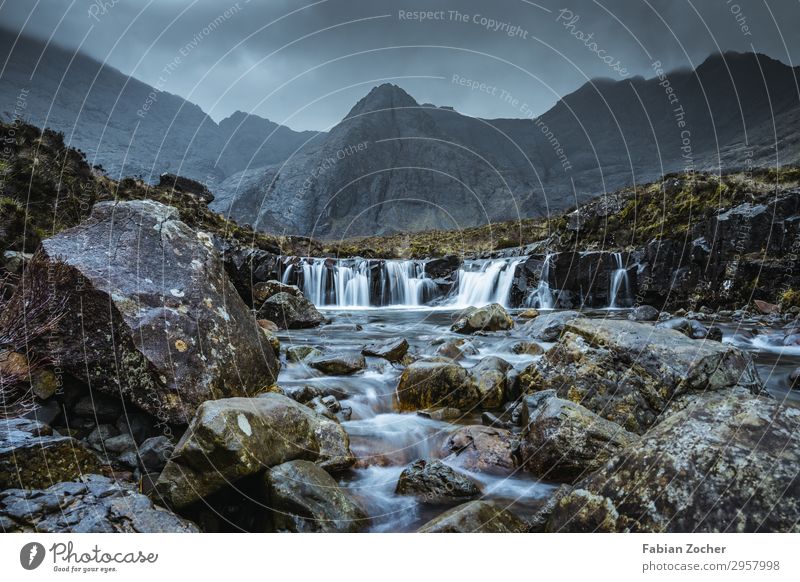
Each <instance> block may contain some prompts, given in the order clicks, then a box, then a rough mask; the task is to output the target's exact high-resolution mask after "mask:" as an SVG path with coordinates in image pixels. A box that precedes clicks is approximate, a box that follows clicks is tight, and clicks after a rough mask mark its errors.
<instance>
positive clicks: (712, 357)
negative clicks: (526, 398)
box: [520, 318, 763, 434]
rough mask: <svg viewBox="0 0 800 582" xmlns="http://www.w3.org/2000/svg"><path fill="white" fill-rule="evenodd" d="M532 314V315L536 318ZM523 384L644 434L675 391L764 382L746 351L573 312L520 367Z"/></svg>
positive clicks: (756, 389) (753, 387) (756, 388)
mask: <svg viewBox="0 0 800 582" xmlns="http://www.w3.org/2000/svg"><path fill="white" fill-rule="evenodd" d="M534 321H535V320H534ZM520 384H521V387H522V390H523V391H526V392H535V391H539V390H547V389H554V390H555V391H556V392H557V394H558V396H559V397H561V398H565V399H567V400H572V401H573V402H577V403H579V404H581V405H583V406H585V407H586V408H588V409H589V410H591V411H592V412H594V413H595V414H599V415H600V416H602V417H603V418H606V419H608V420H612V421H614V422H616V423H617V424H619V425H621V426H623V427H624V428H625V429H627V430H629V431H631V432H634V433H637V434H643V433H644V432H645V431H646V430H647V429H648V428H650V427H651V426H653V425H654V424H655V423H656V422H657V420H658V418H659V415H661V414H662V413H663V412H664V410H665V409H666V407H667V405H668V404H669V403H670V402H671V401H672V400H673V399H674V398H676V397H677V396H680V395H682V394H688V393H702V392H705V391H717V390H724V389H729V388H733V387H735V386H744V387H747V389H749V390H750V391H751V392H753V393H760V392H761V391H762V390H763V385H762V384H761V381H760V379H759V377H758V374H757V372H756V369H755V366H754V365H753V362H752V359H751V358H750V356H749V355H747V354H746V353H744V352H742V351H741V350H738V349H737V348H735V347H733V346H731V345H728V344H722V343H718V342H697V341H693V340H691V339H689V338H687V337H686V336H685V335H683V334H682V333H680V332H678V331H675V330H670V329H658V328H654V327H653V326H650V325H647V324H643V323H635V322H632V321H625V320H609V319H606V320H591V319H587V318H578V319H572V320H571V321H569V322H567V323H566V324H565V327H564V333H563V334H562V336H561V338H560V339H559V341H558V343H556V345H555V346H553V347H552V348H551V349H550V350H548V351H547V352H546V353H545V355H544V356H543V357H542V358H541V359H540V360H539V361H537V362H534V363H533V364H531V365H530V366H528V367H527V368H526V369H525V370H524V371H523V372H522V373H521V374H520Z"/></svg>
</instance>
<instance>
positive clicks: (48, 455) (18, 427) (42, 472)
mask: <svg viewBox="0 0 800 582" xmlns="http://www.w3.org/2000/svg"><path fill="white" fill-rule="evenodd" d="M99 470H100V463H99V461H98V460H97V457H96V456H95V455H94V454H93V453H92V452H91V451H89V450H88V449H87V448H86V447H84V446H83V444H82V443H81V442H80V441H77V440H75V439H74V438H71V437H66V436H58V435H54V434H53V429H51V428H50V427H49V426H48V425H46V424H42V423H40V422H38V421H35V420H28V419H25V418H13V419H5V420H0V490H3V489H10V488H13V487H22V488H25V489H44V488H46V487H49V486H50V485H52V484H53V483H58V482H60V481H72V480H73V479H77V478H78V477H80V476H81V475H83V474H86V473H96V472H99Z"/></svg>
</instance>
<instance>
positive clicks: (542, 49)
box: [0, 0, 800, 129]
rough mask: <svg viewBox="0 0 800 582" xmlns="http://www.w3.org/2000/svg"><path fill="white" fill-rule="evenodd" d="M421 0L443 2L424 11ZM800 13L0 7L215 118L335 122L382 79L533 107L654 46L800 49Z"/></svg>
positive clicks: (658, 50)
mask: <svg viewBox="0 0 800 582" xmlns="http://www.w3.org/2000/svg"><path fill="white" fill-rule="evenodd" d="M419 11H426V12H430V13H432V14H426V17H430V18H425V19H424V20H420V19H419V18H418V17H417V15H416V14H413V13H415V12H419ZM410 13H411V14H410ZM798 17H800V4H798V2H794V1H792V2H780V3H775V2H773V3H771V5H770V6H769V7H768V6H767V4H766V3H765V2H763V1H756V0H735V1H734V0H730V1H728V0H706V1H703V2H700V1H695V2H689V1H686V0H625V1H622V0H619V1H617V0H614V1H612V0H604V1H602V2H600V1H592V0H565V1H558V2H555V1H551V0H541V1H540V2H528V1H526V0H497V1H494V2H487V1H486V0H460V1H455V0H447V1H445V0H425V1H423V0H416V1H409V2H406V1H404V0H322V1H318V2H311V1H290V0H269V1H262V2H259V1H257V0H250V1H248V0H238V2H236V1H234V2H229V1H228V0H215V1H211V0H195V1H194V2H192V1H190V0H155V1H143V0H137V1H134V0H76V1H75V2H73V3H72V4H71V8H70V4H68V3H66V2H64V1H63V0H39V1H38V2H34V1H33V0H6V1H5V3H3V4H2V8H0V22H2V23H3V25H4V26H7V27H11V28H14V29H15V30H23V32H24V33H26V34H31V35H35V36H37V37H39V38H43V39H49V38H51V37H52V39H53V41H55V42H57V43H59V44H61V45H63V46H67V47H69V48H73V49H74V48H77V47H78V46H79V45H80V46H81V48H82V50H84V51H85V52H87V53H89V54H90V55H92V56H93V57H95V58H97V59H99V60H101V61H106V62H107V63H108V64H110V65H113V66H115V67H117V68H118V69H120V70H122V71H123V72H125V73H127V74H131V75H133V76H135V77H137V78H139V79H141V80H143V81H145V82H147V83H150V84H152V85H155V86H157V87H159V88H162V89H164V90H166V91H170V92H173V93H177V94H179V95H181V96H183V97H186V98H187V99H190V100H191V101H193V102H195V103H198V104H199V105H200V106H201V107H203V109H205V110H206V111H207V112H209V113H210V114H211V115H212V116H213V117H214V118H216V119H220V118H222V117H225V116H227V115H228V114H230V113H231V112H233V111H235V110H237V109H241V110H245V111H252V112H255V113H258V114H260V115H263V116H265V117H269V118H270V119H273V120H275V121H278V122H283V123H286V124H287V125H289V126H291V127H295V128H302V129H311V128H315V129H316V128H319V129H323V128H326V127H328V126H330V125H331V124H333V123H336V122H337V121H338V120H339V119H340V118H341V117H342V116H343V115H345V114H346V113H347V111H348V110H349V108H350V107H351V106H352V105H353V104H354V103H355V101H356V100H357V99H358V98H360V97H361V96H363V94H365V93H366V92H367V91H368V90H369V89H370V88H371V87H372V86H373V85H375V84H378V83H380V82H383V81H391V82H395V83H396V84H398V85H400V86H402V87H404V88H405V89H406V90H407V91H409V93H411V94H412V95H413V96H414V97H415V98H416V99H417V100H418V101H420V102H432V103H436V104H439V105H451V106H454V107H455V108H456V109H458V110H459V111H462V112H465V113H468V114H471V115H478V116H483V117H489V118H491V117H522V116H525V115H532V114H538V113H541V112H543V111H545V110H546V109H547V108H549V107H550V106H552V104H553V103H554V102H555V101H556V99H557V98H558V97H559V96H561V95H563V94H565V93H567V92H570V91H573V90H575V89H576V88H578V87H579V86H580V85H581V84H583V83H584V82H585V81H586V80H587V79H588V78H595V77H611V78H616V79H620V78H623V77H626V76H627V77H630V76H633V75H644V76H646V77H651V76H653V74H652V68H651V67H652V63H653V61H654V60H659V61H661V62H662V64H663V65H664V67H665V68H667V69H674V68H686V67H691V66H696V65H697V64H699V63H700V62H702V60H703V59H704V58H705V57H707V56H708V55H709V54H711V53H713V52H717V51H719V50H737V51H751V50H753V49H755V50H756V51H759V52H764V53H767V54H769V55H770V56H772V57H774V58H777V59H779V60H782V61H783V62H786V63H789V62H791V63H793V64H796V63H797V62H798V61H800V54H799V53H800V43H798V42H797V40H796V32H795V27H796V23H797V22H798V21H800V18H798ZM4 56H5V55H4ZM176 59H177V61H176ZM178 61H179V64H178V66H173V67H169V65H170V64H174V63H176V62H178ZM165 67H169V70H168V72H166V73H165ZM454 79H455V80H456V82H454ZM467 81H470V82H473V81H474V83H467ZM473 87H475V88H473ZM523 105H524V107H523Z"/></svg>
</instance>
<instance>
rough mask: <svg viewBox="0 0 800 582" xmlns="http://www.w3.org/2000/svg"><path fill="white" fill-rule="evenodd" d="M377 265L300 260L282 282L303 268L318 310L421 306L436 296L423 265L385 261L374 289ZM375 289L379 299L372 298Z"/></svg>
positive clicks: (306, 291)
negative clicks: (325, 308) (327, 308)
mask: <svg viewBox="0 0 800 582" xmlns="http://www.w3.org/2000/svg"><path fill="white" fill-rule="evenodd" d="M326 263H327V264H326ZM377 264H378V262H377V261H372V262H370V261H368V260H366V259H351V260H346V261H333V262H332V264H331V263H330V262H328V261H326V259H310V258H309V259H300V262H299V265H289V266H288V267H287V269H286V271H285V272H284V274H283V278H282V282H283V283H289V282H291V281H292V280H293V275H294V274H295V270H296V269H300V270H301V272H302V279H301V281H302V283H301V287H302V290H303V294H304V295H305V296H306V297H307V298H308V299H309V300H310V301H311V302H312V303H313V304H314V305H316V306H317V307H370V306H376V307H377V306H386V305H393V306H403V305H405V306H421V305H425V303H426V301H429V300H430V299H431V298H433V297H434V296H435V294H436V292H437V289H436V284H435V283H434V282H433V280H432V279H430V278H429V277H427V276H426V275H425V272H424V271H425V265H424V263H423V262H421V261H383V263H382V264H381V265H380V268H379V270H378V273H377V276H378V277H379V280H378V281H377V282H376V283H377V286H374V285H373V281H372V278H373V269H372V268H371V267H375V266H376V265H377ZM374 288H377V289H378V290H379V296H378V297H372V296H371V290H372V289H374Z"/></svg>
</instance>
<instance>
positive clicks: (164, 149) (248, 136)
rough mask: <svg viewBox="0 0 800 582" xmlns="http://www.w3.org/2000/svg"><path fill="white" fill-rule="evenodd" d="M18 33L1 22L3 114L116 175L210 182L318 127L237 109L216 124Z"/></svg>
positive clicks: (177, 101) (175, 100)
mask: <svg viewBox="0 0 800 582" xmlns="http://www.w3.org/2000/svg"><path fill="white" fill-rule="evenodd" d="M15 39H16V35H15V34H13V33H11V32H8V31H6V30H4V29H2V28H0V54H2V55H9V54H10V58H9V60H8V64H7V66H6V68H5V70H4V71H3V73H2V75H0V103H1V104H2V105H0V117H2V118H4V119H5V120H10V119H11V118H13V117H22V118H24V119H25V120H26V121H28V122H30V123H32V124H34V125H36V126H38V127H48V128H51V129H54V130H56V131H59V132H62V133H63V134H64V136H65V139H66V141H67V144H68V145H72V146H74V147H76V148H79V149H81V150H83V151H84V152H86V154H87V159H88V160H89V161H90V162H92V163H94V164H99V165H101V166H103V168H104V169H105V170H106V172H108V174H109V176H112V177H114V178H121V177H125V176H141V177H143V178H144V179H145V180H146V181H150V182H152V181H157V180H158V176H159V175H160V174H161V173H164V172H173V173H178V174H181V175H185V176H188V177H190V178H193V179H196V180H201V181H204V182H209V183H216V182H218V181H221V180H222V179H224V178H225V177H226V176H228V175H230V174H232V173H234V172H238V171H240V170H243V169H245V168H246V167H248V164H250V166H251V167H252V166H253V165H259V166H263V165H267V164H274V163H276V162H279V161H281V160H284V159H286V157H288V156H289V155H290V154H291V152H293V151H294V150H295V149H296V148H297V146H298V145H300V144H301V143H303V142H304V141H306V140H307V139H308V138H309V137H311V136H313V135H314V134H315V132H295V131H292V130H291V129H289V128H287V127H284V126H279V125H278V124H276V123H273V122H271V121H269V120H267V119H263V118H261V117H258V116H256V115H246V114H244V113H241V112H237V113H235V114H233V115H232V116H231V117H229V118H228V119H225V120H223V121H222V122H220V124H219V125H217V123H215V122H214V120H213V119H211V118H210V117H208V115H206V113H205V112H204V111H203V110H202V109H200V107H198V106H197V105H195V104H194V103H191V102H189V101H186V100H185V99H183V98H181V97H178V96H177V95H172V94H171V93H167V92H164V91H158V90H157V89H155V88H153V87H151V86H150V85H147V84H145V83H142V82H141V81H138V80H137V79H134V78H133V77H129V76H127V75H124V74H123V73H121V72H120V71H118V70H116V69H114V68H113V67H109V66H107V65H103V64H102V63H100V62H98V61H97V60H95V59H92V58H90V57H88V56H86V55H83V54H81V53H77V54H73V52H72V51H67V50H64V49H62V48H60V47H58V46H56V45H50V46H48V47H47V48H45V45H44V43H42V42H40V41H38V40H35V39H31V38H27V37H21V38H20V39H19V40H18V41H17V42H16V45H14V42H15ZM12 46H13V51H12ZM20 95H22V96H23V98H22V99H20V98H19V97H20ZM18 102H19V103H18Z"/></svg>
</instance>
